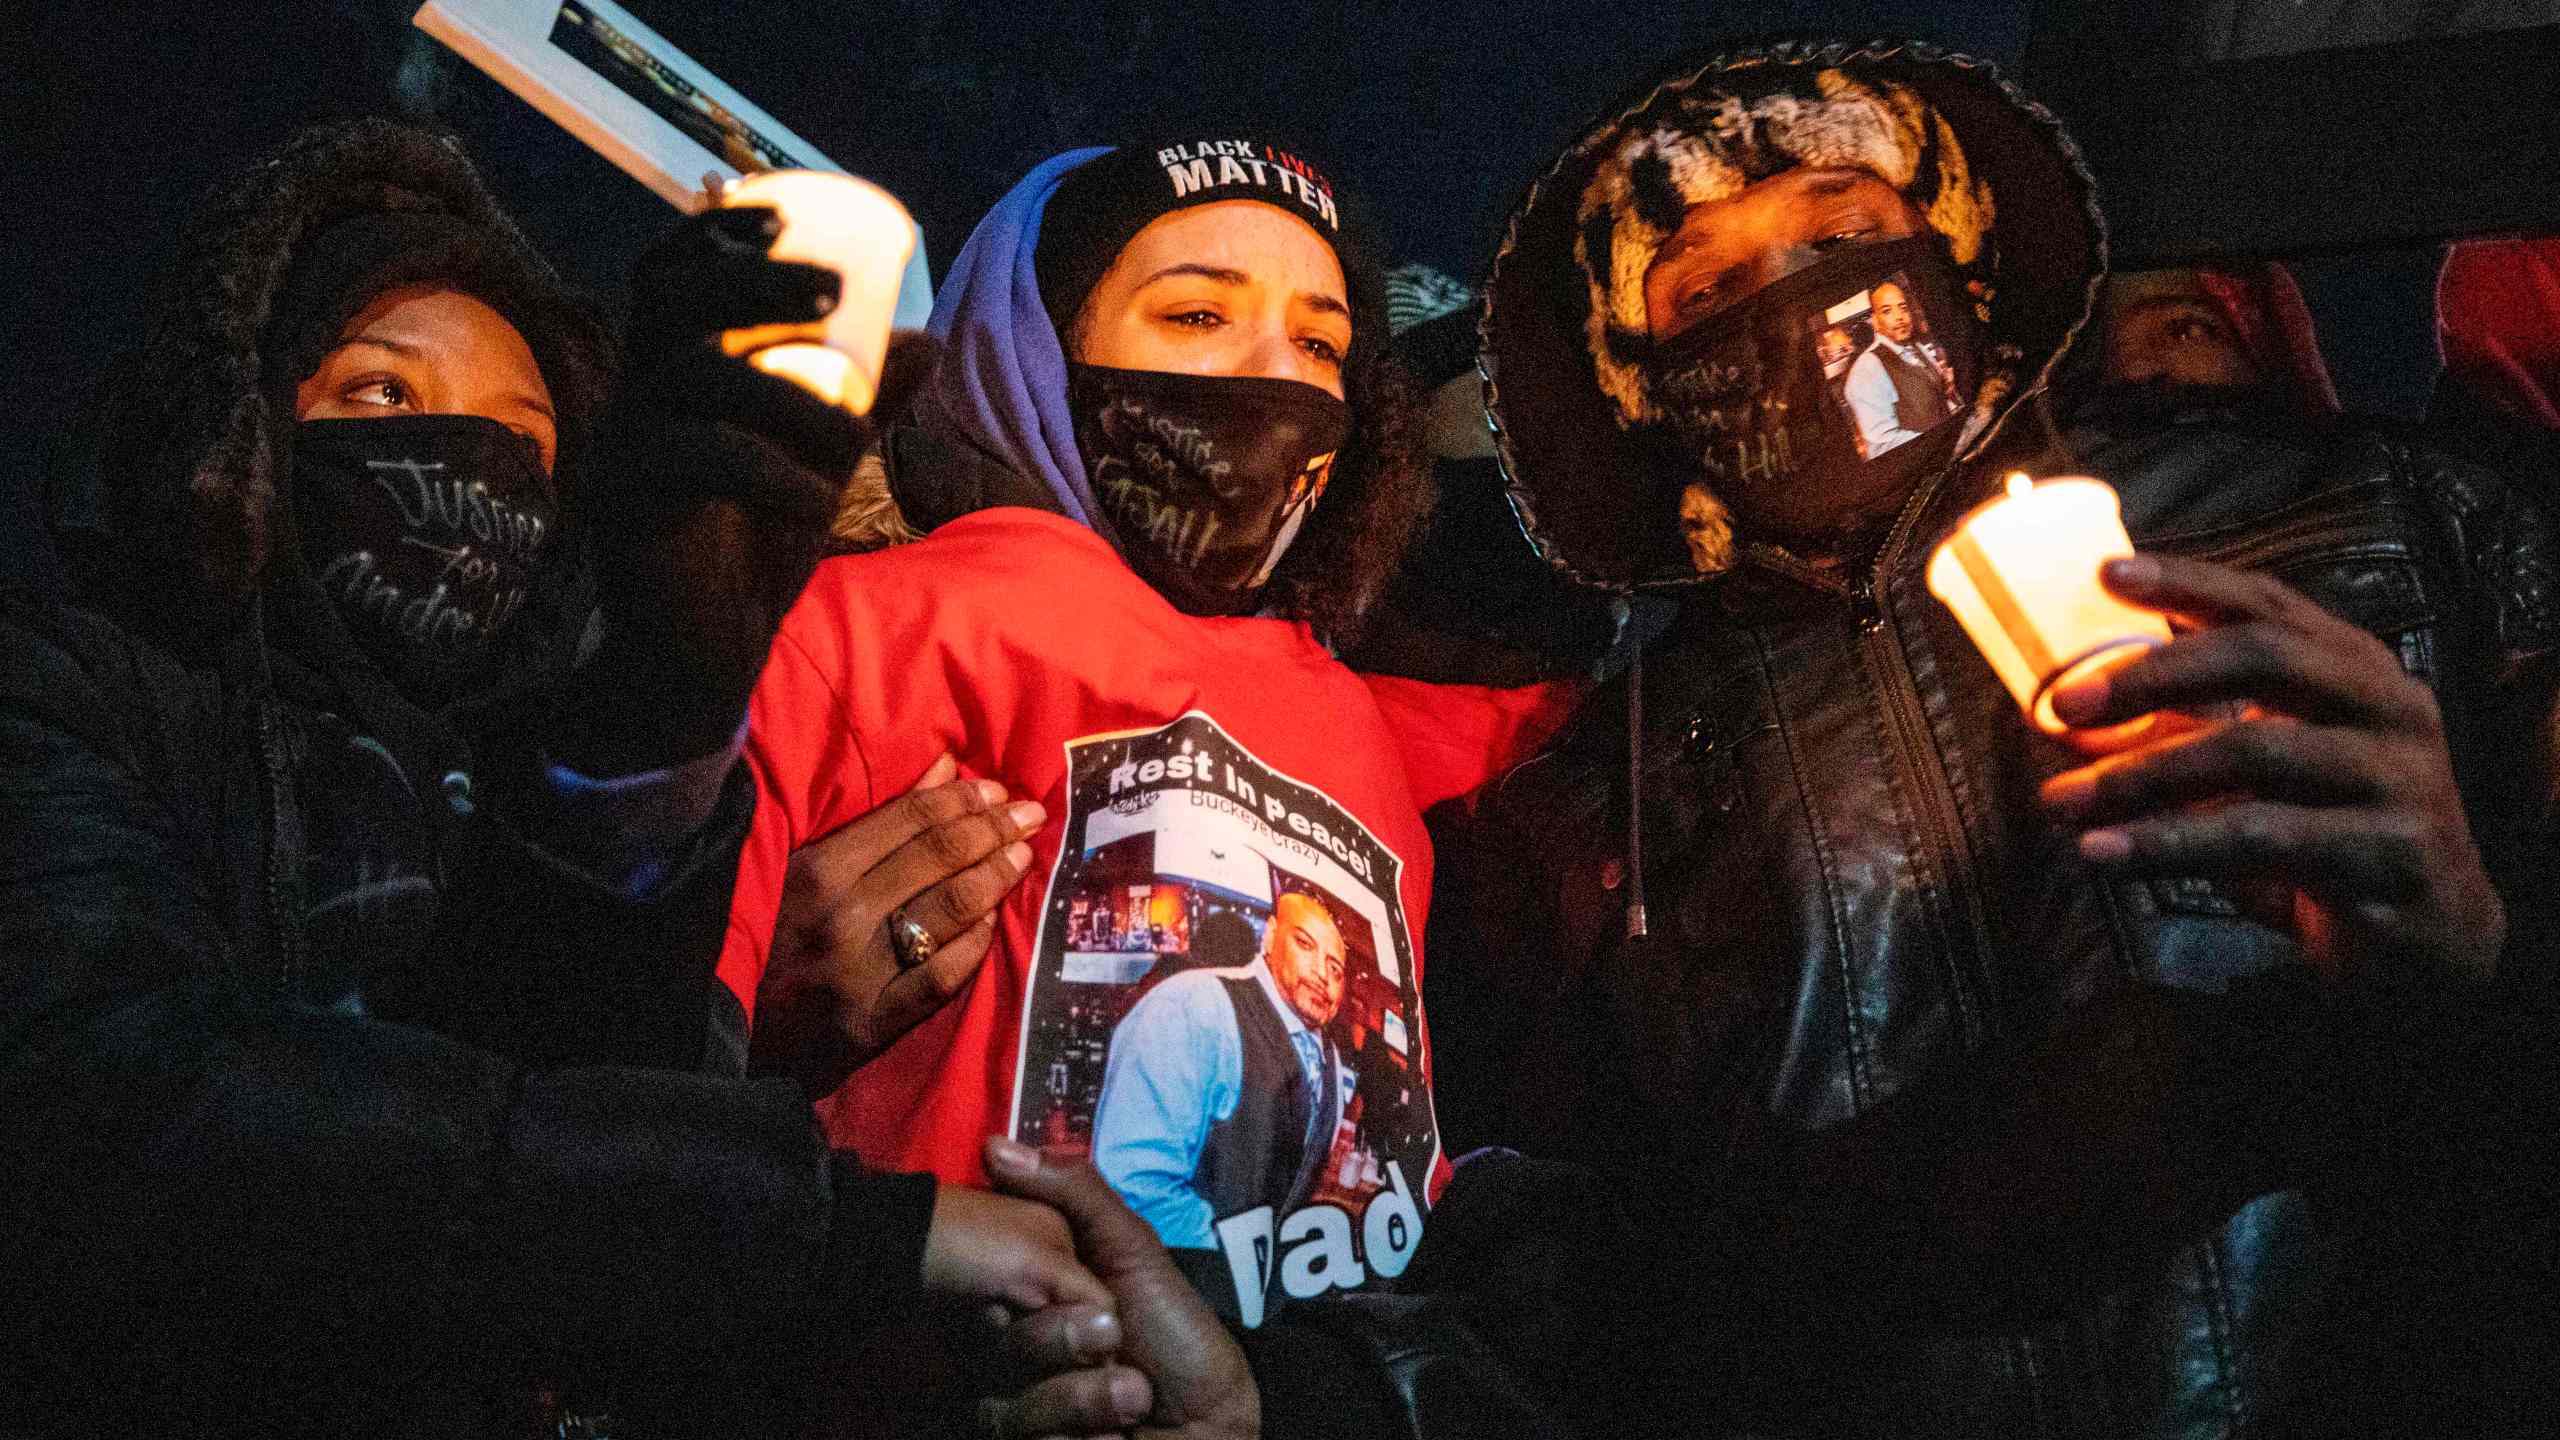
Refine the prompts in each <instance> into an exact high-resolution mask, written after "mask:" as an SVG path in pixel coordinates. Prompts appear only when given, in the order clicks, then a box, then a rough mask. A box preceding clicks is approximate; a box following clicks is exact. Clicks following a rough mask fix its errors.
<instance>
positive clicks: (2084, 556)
mask: <svg viewBox="0 0 2560 1440" xmlns="http://www.w3.org/2000/svg"><path fill="white" fill-rule="evenodd" d="M2132 553H2133V543H2132V541H2131V540H2129V539H2128V538H2127V537H2126V535H2125V531H2124V521H2123V519H2122V517H2121V515H2120V513H2119V511H2118V509H2117V505H2116V493H2115V491H2113V490H2111V489H2109V488H2108V487H2107V486H2106V484H2105V483H2104V482H2102V481H2098V480H2092V479H2089V478H2087V477H2086V476H2076V475H2074V476H2064V477H2061V478H2058V479H2053V480H2047V481H2045V482H2044V483H2043V484H2041V485H2039V484H2035V483H2033V482H2031V481H2029V480H2028V479H2027V477H2026V476H2025V475H2023V474H2013V475H2011V476H2010V477H2009V484H2008V493H2007V494H2006V495H2005V496H2003V497H2001V498H2000V499H1997V500H1993V501H1991V502H1989V503H1988V504H1985V505H1982V506H1980V507H1978V508H1976V509H1975V510H1974V511H1973V512H1972V513H1971V514H1968V515H1967V516H1965V518H1964V520H1963V521H1962V523H1960V524H1959V525H1957V527H1956V532H1955V534H1954V535H1952V536H1950V537H1949V538H1948V539H1947V540H1946V541H1945V542H1943V543H1942V544H1940V545H1939V546H1938V550H1937V553H1936V554H1935V555H1933V556H1932V557H1930V561H1929V591H1930V593H1931V594H1933V595H1936V596H1937V597H1938V599H1939V600H1940V601H1941V602H1943V603H1944V604H1945V605H1946V607H1947V608H1948V609H1949V610H1952V611H1954V612H1955V616H1956V618H1957V619H1958V620H1959V621H1962V622H1963V624H1964V628H1965V633H1966V634H1968V635H1970V636H1972V637H1973V643H1974V644H1975V645H1977V646H1979V647H1980V648H1981V650H1982V653H1983V657H1984V658H1985V659H1987V660H1989V661H1990V662H1991V668H1992V669H1993V670H1994V671H1996V672H1998V674H1999V676H2000V679H2001V682H2002V683H2003V684H2005V685H2007V686H2008V687H2009V693H2010V694H2012V695H2014V696H2016V697H2017V701H2018V708H2019V709H2021V710H2023V711H2025V712H2026V714H2027V717H2028V718H2029V719H2030V720H2032V721H2033V722H2034V723H2035V725H2036V727H2037V728H2038V729H2040V730H2043V731H2044V732H2046V733H2047V734H2051V735H2060V734H2064V733H2066V732H2068V731H2069V730H2070V728H2071V727H2070V726H2069V725H2067V724H2066V723H2065V722H2064V721H2063V720H2062V718H2061V717H2060V716H2059V715H2057V714H2055V713H2054V709H2053V692H2054V691H2055V690H2057V689H2059V688H2060V687H2062V686H2064V685H2066V684H2069V683H2071V682H2073V681H2076V680H2082V679H2085V678H2087V677H2089V676H2093V675H2103V674H2105V673H2107V672H2108V671H2110V670H2113V669H2115V668H2117V667H2119V666H2122V665H2124V664H2126V663H2127V662H2129V661H2131V660H2133V659H2135V658H2136V657H2138V656H2140V655H2142V654H2143V653H2144V652H2146V651H2148V650H2150V649H2151V648H2152V647H2154V646H2158V645H2165V644H2167V643H2168V641H2169V626H2168V622H2167V621H2166V620H2164V619H2162V618H2161V616H2159V615H2158V614H2156V613H2154V612H2152V611H2149V610H2141V609H2137V608H2135V607H2134V606H2131V605H2128V604H2126V603H2125V602H2124V601H2122V600H2119V599H2117V598H2116V597H2115V596H2114V595H2112V594H2110V593H2108V591H2107V590H2106V588H2105V587H2104V586H2103V585H2101V584H2100V583H2099V580H2098V567H2099V566H2100V565H2102V564H2104V563H2105V562H2106V561H2108V560H2110V559H2113V558H2116V557H2118V556H2125V555H2131V554H2132ZM2152 722H2153V717H2151V716H2148V715H2145V716H2141V717H2137V718H2136V719H2134V720H2132V721H2129V722H2127V723H2125V724H2122V725H2118V726H2114V727H2112V728H2110V729H2109V730H2107V731H2104V732H2101V733H2098V734H2092V735H2084V736H2081V737H2079V738H2080V739H2081V741H2082V743H2084V744H2088V743H2103V744H2108V745H2112V744H2119V743H2123V742H2125V741H2129V740H2131V739H2133V738H2135V737H2136V736H2138V735H2139V734H2140V733H2141V732H2142V731H2143V730H2144V729H2147V728H2148V727H2149V726H2150V725H2151V724H2152Z"/></svg>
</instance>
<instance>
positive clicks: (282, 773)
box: [256, 699, 302, 1001]
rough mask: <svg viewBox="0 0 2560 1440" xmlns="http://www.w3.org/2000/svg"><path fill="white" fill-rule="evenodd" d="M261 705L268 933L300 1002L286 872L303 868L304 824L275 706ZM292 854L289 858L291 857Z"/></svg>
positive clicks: (296, 928)
mask: <svg viewBox="0 0 2560 1440" xmlns="http://www.w3.org/2000/svg"><path fill="white" fill-rule="evenodd" d="M256 703H257V713H258V754H259V760H260V765H261V768H262V769H264V770H265V772H266V774H265V777H264V778H265V780H266V801H267V823H266V830H267V844H266V852H267V853H266V865H265V869H266V891H267V930H268V935H269V937H270V938H269V944H270V946H271V947H272V950H271V953H272V954H273V955H274V956H275V960H276V972H277V987H278V989H279V990H280V991H281V993H282V995H283V997H284V998H285V999H286V1000H288V1001H291V1000H295V999H299V998H300V989H301V985H302V953H301V951H302V944H301V941H302V927H301V925H300V924H298V923H296V918H295V917H294V916H293V915H292V914H291V913H289V912H290V911H291V909H292V905H291V904H290V902H289V901H288V899H287V896H286V890H287V888H288V887H287V881H286V879H285V873H284V867H285V865H286V864H288V863H298V862H299V859H300V856H301V845H300V843H299V842H300V839H301V837H300V836H299V834H297V833H293V832H297V831H299V829H300V828H301V826H300V818H299V816H298V815H297V814H296V812H295V811H294V808H293V796H292V795H291V794H290V793H288V787H289V786H290V785H291V784H292V781H291V779H290V778H289V775H290V770H291V767H290V765H289V763H288V757H287V756H286V754H285V746H284V736H283V733H282V732H281V731H280V729H279V728H278V726H277V724H276V714H275V706H274V705H273V704H271V703H269V702H267V701H266V700H263V699H262V700H259V701H258V702H256ZM288 852H289V853H288Z"/></svg>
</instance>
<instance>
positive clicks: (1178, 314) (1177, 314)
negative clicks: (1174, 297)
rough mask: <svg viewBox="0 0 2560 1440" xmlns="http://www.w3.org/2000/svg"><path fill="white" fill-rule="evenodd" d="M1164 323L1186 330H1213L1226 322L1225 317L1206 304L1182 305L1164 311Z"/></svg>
mask: <svg viewBox="0 0 2560 1440" xmlns="http://www.w3.org/2000/svg"><path fill="white" fill-rule="evenodd" d="M1164 320H1165V323H1166V324H1169V325H1179V326H1181V327H1182V328H1184V329H1186V330H1214V329H1216V328H1218V327H1219V326H1221V325H1224V324H1226V323H1227V317H1226V316H1224V315H1222V314H1220V313H1218V311H1217V310H1216V309H1214V308H1212V307H1210V306H1207V305H1183V306H1177V307H1176V308H1174V309H1173V310H1170V311H1168V312H1166V314H1165V316H1164Z"/></svg>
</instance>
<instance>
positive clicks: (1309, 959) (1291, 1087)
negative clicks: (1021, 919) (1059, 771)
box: [1013, 712, 1439, 1325]
mask: <svg viewBox="0 0 2560 1440" xmlns="http://www.w3.org/2000/svg"><path fill="white" fill-rule="evenodd" d="M1067 748H1068V779H1067V788H1068V816H1067V828H1066V838H1065V843H1064V845H1063V847H1062V849H1061V851H1060V856H1059V862H1058V868H1057V872H1056V874H1055V875H1054V876H1053V877H1052V878H1051V881H1050V885H1049V890H1048V897H1047V903H1046V906H1045V908H1044V910H1043V912H1042V917H1041V929H1040V939H1039V943H1038V950H1037V957H1036V961H1035V964H1034V967H1033V971H1032V977H1031V990H1030V994H1029V995H1028V996H1027V997H1026V1004H1025V1023H1024V1025H1023V1030H1022V1034H1023V1043H1022V1058H1021V1066H1020V1069H1019V1070H1018V1072H1017V1075H1016V1080H1015V1089H1014V1094H1015V1100H1014V1117H1013V1133H1014V1136H1015V1138H1017V1139H1019V1140H1021V1141H1023V1142H1024V1143H1026V1144H1032V1145H1038V1146H1041V1147H1044V1148H1046V1149H1050V1150H1053V1151H1065V1152H1068V1153H1089V1154H1090V1155H1091V1156H1092V1157H1093V1161H1094V1164H1095V1166H1096V1168H1097V1169H1099V1170H1100V1171H1101V1172H1102V1175H1103V1178H1104V1179H1106V1180H1108V1181H1109V1182H1110V1183H1111V1185H1112V1188H1113V1189H1114V1190H1116V1191H1118V1192H1119V1193H1120V1195H1121V1197H1122V1198H1123V1199H1125V1200H1127V1201H1128V1202H1129V1205H1130V1207H1131V1208H1132V1209H1134V1210H1136V1211H1137V1212H1138V1214H1139V1215H1140V1216H1141V1217H1142V1218H1144V1219H1145V1220H1146V1221H1147V1222H1148V1223H1149V1224H1150V1225H1152V1226H1153V1227H1154V1228H1155V1230H1156V1233H1157V1234H1158V1236H1159V1237H1161V1238H1162V1239H1163V1240H1164V1242H1165V1244H1166V1245H1167V1246H1168V1247H1169V1248H1171V1249H1172V1250H1173V1251H1174V1254H1175V1256H1176V1259H1177V1260H1178V1261H1180V1262H1181V1263H1182V1264H1183V1265H1184V1268H1185V1271H1186V1273H1188V1274H1190V1275H1191V1277H1192V1279H1193V1281H1194V1283H1195V1284H1197V1285H1199V1286H1200V1287H1201V1289H1202V1292H1203V1293H1204V1294H1206V1295H1207V1296H1208V1297H1209V1298H1210V1300H1211V1302H1212V1303H1213V1304H1215V1305H1217V1306H1218V1307H1219V1308H1220V1309H1221V1310H1223V1311H1224V1312H1225V1313H1227V1314H1229V1315H1231V1316H1233V1317H1235V1318H1237V1319H1238V1320H1240V1321H1241V1322H1242V1323H1244V1324H1246V1325H1258V1324H1260V1323H1261V1322H1262V1320H1263V1319H1264V1318H1265V1317H1266V1316H1267V1315H1268V1314H1269V1313H1271V1311H1272V1310H1273V1309H1274V1308H1275V1307H1276V1306H1278V1305H1279V1304H1281V1303H1283V1302H1284V1301H1285V1299H1288V1298H1297V1299H1305V1298H1310V1297H1313V1296H1316V1295H1320V1294H1323V1293H1325V1292H1326V1291H1328V1290H1335V1289H1356V1288H1359V1287H1360V1286H1362V1285H1365V1284H1367V1283H1369V1282H1370V1280H1371V1279H1372V1277H1375V1278H1379V1279H1391V1278H1393V1277H1394V1276H1396V1275H1398V1274H1400V1273H1402V1271H1403V1270H1404V1267H1405V1264H1406V1262H1407V1261H1408V1260H1409V1259H1410V1258H1411V1257H1412V1254H1413V1250H1414V1247H1415V1246H1417V1245H1418V1244H1420V1242H1421V1238H1422V1223H1423V1207H1424V1205H1425V1204H1426V1200H1425V1187H1426V1185H1427V1184H1428V1183H1429V1177H1430V1175H1431V1174H1432V1171H1433V1168H1434V1166H1435V1165H1436V1164H1437V1163H1438V1159H1439V1137H1438V1134H1437V1129H1436V1126H1435V1125H1434V1123H1433V1119H1432V1113H1431V1101H1430V1091H1429V1087H1428V1085H1427V1084H1426V1083H1425V1079H1424V1072H1423V1057H1422V1055H1421V1053H1420V1050H1421V1046H1420V1043H1419V1038H1418V1037H1419V1035H1420V1024H1419V1021H1418V1018H1417V1017H1418V1015H1419V1004H1420V996H1419V995H1418V994H1417V993H1416V988H1415V985H1414V980H1413V974H1414V971H1413V952H1412V946H1411V943H1410V940H1409V938H1408V936H1407V934H1406V930H1405V923H1404V916H1403V913H1402V907H1401V905H1400V904H1399V902H1398V900H1397V896H1398V894H1399V892H1398V889H1397V880H1398V877H1399V874H1400V872H1401V870H1402V864H1401V862H1400V861H1399V860H1398V859H1397V857H1396V856H1395V855H1394V854H1393V853H1392V852H1390V851H1388V850H1387V849H1386V848H1385V847H1384V846H1382V845H1381V844H1380V843H1379V842H1378V841H1377V839H1376V838H1375V837H1374V836H1372V835H1371V834H1369V832H1368V831H1367V830H1366V829H1365V828H1364V827H1363V826H1361V825H1360V824H1359V823H1358V822H1357V821H1355V820H1353V819H1352V818H1351V817H1350V816H1349V815H1348V814H1346V813H1345V812H1344V811H1343V810H1342V809H1341V807H1339V806H1337V805H1335V804H1334V803H1333V802H1332V801H1331V800H1330V799H1329V798H1327V797H1326V796H1325V795H1323V794H1322V793H1320V792H1318V791H1316V790H1314V789H1312V788H1310V787H1307V786H1304V785H1301V784H1299V783H1297V782H1296V781H1294V780H1291V779H1289V778H1288V777H1287V776H1284V775H1281V774H1279V773H1278V772H1276V771H1274V770H1272V769H1270V768H1269V767H1268V766H1265V765H1263V764H1262V763H1260V762H1259V761H1258V760H1256V759H1255V758H1254V757H1253V756H1252V755H1251V754H1249V753H1247V752H1246V751H1245V750H1244V749H1243V748H1242V747H1240V746H1238V745H1237V744H1236V743H1235V742H1234V741H1233V740H1232V739H1231V738H1230V737H1229V736H1228V735H1227V734H1226V733H1225V731H1224V730H1222V729H1220V728H1219V726H1218V725H1217V724H1216V722H1214V721H1212V720H1211V719H1209V717H1207V716H1206V715H1202V714H1199V713H1196V712H1195V713H1193V714H1189V715H1186V716H1184V717H1182V718H1181V719H1179V720H1176V721H1174V722H1173V723H1172V724H1170V725H1166V726H1164V727H1162V728H1160V729H1155V730H1148V731H1142V732H1138V733H1134V734H1116V735H1107V736H1096V737H1091V738H1088V739H1084V740H1078V741H1075V742H1072V743H1070V744H1069V746H1068V747H1067Z"/></svg>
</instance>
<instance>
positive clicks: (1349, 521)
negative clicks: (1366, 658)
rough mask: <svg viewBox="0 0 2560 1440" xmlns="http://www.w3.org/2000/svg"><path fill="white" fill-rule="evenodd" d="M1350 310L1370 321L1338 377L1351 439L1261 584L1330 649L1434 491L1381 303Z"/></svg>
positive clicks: (1346, 633)
mask: <svg viewBox="0 0 2560 1440" xmlns="http://www.w3.org/2000/svg"><path fill="white" fill-rule="evenodd" d="M1353 283H1354V286H1355V288H1358V287H1359V282H1357V281H1355V282H1353ZM1354 313H1357V314H1359V315H1360V316H1361V318H1362V319H1363V320H1374V321H1375V323H1374V324H1370V325H1363V326H1362V327H1361V330H1360V333H1359V334H1358V336H1357V337H1355V339H1354V341H1353V343H1352V347H1351V358H1350V365H1349V371H1350V373H1349V374H1348V375H1346V376H1345V377H1344V382H1343V390H1344V393H1345V398H1347V399H1348V400H1349V401H1350V404H1351V439H1350V442H1349V443H1348V444H1346V445H1345V446H1344V447H1343V457H1342V459H1341V460H1340V461H1339V462H1337V464H1336V465H1335V467H1334V472H1333V483H1332V484H1330V485H1328V486H1327V487H1326V489H1325V496H1324V499H1323V500H1322V501H1320V502H1318V504H1317V505H1316V508H1315V513H1314V514H1313V515H1310V516H1309V517H1307V524H1306V528H1305V529H1304V530H1303V531H1301V532H1300V534H1299V536H1298V539H1297V542H1296V543H1295V544H1292V545H1291V546H1290V547H1289V553H1288V554H1286V555H1284V556H1282V557H1281V560H1280V565H1279V568H1278V569H1276V570H1274V571H1273V572H1272V576H1271V588H1270V590H1269V591H1268V592H1267V593H1268V597H1269V599H1270V601H1271V603H1272V604H1273V605H1274V606H1275V607H1276V608H1277V609H1278V610H1279V612H1280V613H1281V614H1284V615H1287V616H1288V617H1290V618H1291V619H1293V620H1303V621H1305V622H1307V624H1308V625H1309V626H1310V627H1311V628H1312V629H1314V631H1315V633H1316V637H1317V638H1318V639H1320V640H1322V641H1324V642H1325V643H1326V644H1327V645H1329V646H1331V647H1333V649H1334V650H1335V652H1336V653H1340V652H1342V651H1345V650H1348V649H1350V648H1351V647H1352V646H1353V645H1355V644H1357V643H1358V642H1359V639H1360V633H1361V629H1362V627H1363V625H1364V624H1365V623H1366V622H1367V620H1368V616H1369V608H1370V606H1371V605H1373V604H1375V603H1376V602H1377V599H1378V597H1379V595H1380V594H1382V593H1383V592H1384V591H1385V590H1386V587H1387V582H1388V581H1390V580H1392V579H1393V578H1394V577H1395V574H1396V570H1397V568H1398V567H1399V566H1401V565H1402V564H1403V563H1404V558H1405V553H1406V552H1407V551H1408V550H1410V549H1412V548H1413V540H1414V536H1415V535H1416V534H1417V533H1419V532H1420V530H1421V528H1422V523H1423V521H1425V520H1426V519H1428V518H1429V517H1430V515H1431V508H1432V504H1433V502H1434V500H1435V498H1436V495H1437V482H1436V481H1435V480H1434V478H1433V474H1432V468H1431V458H1430V456H1429V455H1428V454H1426V453H1425V452H1424V449H1423V443H1422V407H1421V403H1420V401H1419V399H1418V397H1417V395H1416V392H1415V388H1414V384H1413V381H1412V378H1411V377H1410V376H1408V375H1407V374H1406V373H1405V370H1404V367H1403V366H1402V365H1401V364H1399V363H1398V362H1397V361H1396V360H1395V359H1394V358H1392V357H1391V356H1389V355H1388V354H1387V353H1386V345H1385V343H1384V336H1383V335H1381V334H1379V333H1378V332H1380V331H1383V330H1384V329H1385V328H1386V327H1385V323H1384V311H1383V310H1382V309H1381V308H1380V307H1378V306H1375V305H1371V306H1367V307H1365V308H1364V307H1359V306H1358V304H1357V301H1356V299H1355V312H1354Z"/></svg>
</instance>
